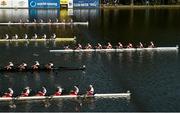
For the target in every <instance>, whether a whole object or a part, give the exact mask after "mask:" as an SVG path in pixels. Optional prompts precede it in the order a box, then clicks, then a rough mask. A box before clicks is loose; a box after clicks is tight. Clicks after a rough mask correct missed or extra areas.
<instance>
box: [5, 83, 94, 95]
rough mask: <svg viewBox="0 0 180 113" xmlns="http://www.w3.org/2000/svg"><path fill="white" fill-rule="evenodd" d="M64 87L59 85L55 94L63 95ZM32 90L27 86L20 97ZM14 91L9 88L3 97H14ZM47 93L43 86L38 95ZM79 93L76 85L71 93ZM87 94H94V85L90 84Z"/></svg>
mask: <svg viewBox="0 0 180 113" xmlns="http://www.w3.org/2000/svg"><path fill="white" fill-rule="evenodd" d="M62 91H63V89H62V88H61V87H57V89H56V91H55V93H54V94H53V95H54V96H61V94H62ZM30 92H31V90H30V88H29V87H25V88H24V90H23V92H22V93H21V95H20V97H28V96H29V94H30ZM13 93H14V91H13V90H12V88H8V91H7V92H6V93H4V95H3V96H2V97H13ZM46 93H47V90H46V88H45V87H42V89H41V90H40V91H38V93H37V94H36V96H45V95H46ZM78 93H79V88H78V87H77V86H74V89H73V90H71V91H70V95H78ZM86 95H88V96H92V95H94V88H93V86H92V85H89V88H88V90H87V92H86Z"/></svg>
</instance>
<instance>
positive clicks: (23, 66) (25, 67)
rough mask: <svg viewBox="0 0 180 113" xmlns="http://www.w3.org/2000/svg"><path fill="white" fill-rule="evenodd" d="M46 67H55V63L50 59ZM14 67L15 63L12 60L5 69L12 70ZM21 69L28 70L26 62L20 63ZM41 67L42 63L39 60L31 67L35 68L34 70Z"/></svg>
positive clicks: (19, 67)
mask: <svg viewBox="0 0 180 113" xmlns="http://www.w3.org/2000/svg"><path fill="white" fill-rule="evenodd" d="M44 67H45V69H47V70H50V69H53V67H54V64H53V62H52V61H50V62H49V63H48V64H46V65H45V66H44ZM13 68H14V64H13V63H12V62H9V64H8V65H6V66H5V67H4V69H6V70H11V69H13ZM17 68H18V69H19V70H21V71H22V70H26V69H27V64H26V63H24V62H23V63H22V64H20V65H19V66H18V67H17ZM39 68H40V63H39V62H38V61H35V64H33V65H32V66H31V69H33V70H38V69H39Z"/></svg>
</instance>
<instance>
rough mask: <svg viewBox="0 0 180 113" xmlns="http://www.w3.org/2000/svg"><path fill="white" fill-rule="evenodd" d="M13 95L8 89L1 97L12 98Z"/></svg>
mask: <svg viewBox="0 0 180 113" xmlns="http://www.w3.org/2000/svg"><path fill="white" fill-rule="evenodd" d="M13 93H14V91H13V90H12V88H8V91H7V92H6V93H4V95H3V97H12V96H13Z"/></svg>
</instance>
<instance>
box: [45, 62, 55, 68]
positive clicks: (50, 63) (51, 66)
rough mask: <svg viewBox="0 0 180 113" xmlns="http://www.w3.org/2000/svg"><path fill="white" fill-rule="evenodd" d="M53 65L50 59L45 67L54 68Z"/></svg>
mask: <svg viewBox="0 0 180 113" xmlns="http://www.w3.org/2000/svg"><path fill="white" fill-rule="evenodd" d="M53 66H54V64H53V62H52V61H50V62H49V63H48V64H46V65H45V68H46V69H53Z"/></svg>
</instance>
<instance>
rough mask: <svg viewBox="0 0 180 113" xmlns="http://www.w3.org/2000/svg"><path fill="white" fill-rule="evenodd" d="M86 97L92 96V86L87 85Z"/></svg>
mask: <svg viewBox="0 0 180 113" xmlns="http://www.w3.org/2000/svg"><path fill="white" fill-rule="evenodd" d="M86 94H87V95H94V88H93V86H92V85H89V88H88V90H87V93H86Z"/></svg>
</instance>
